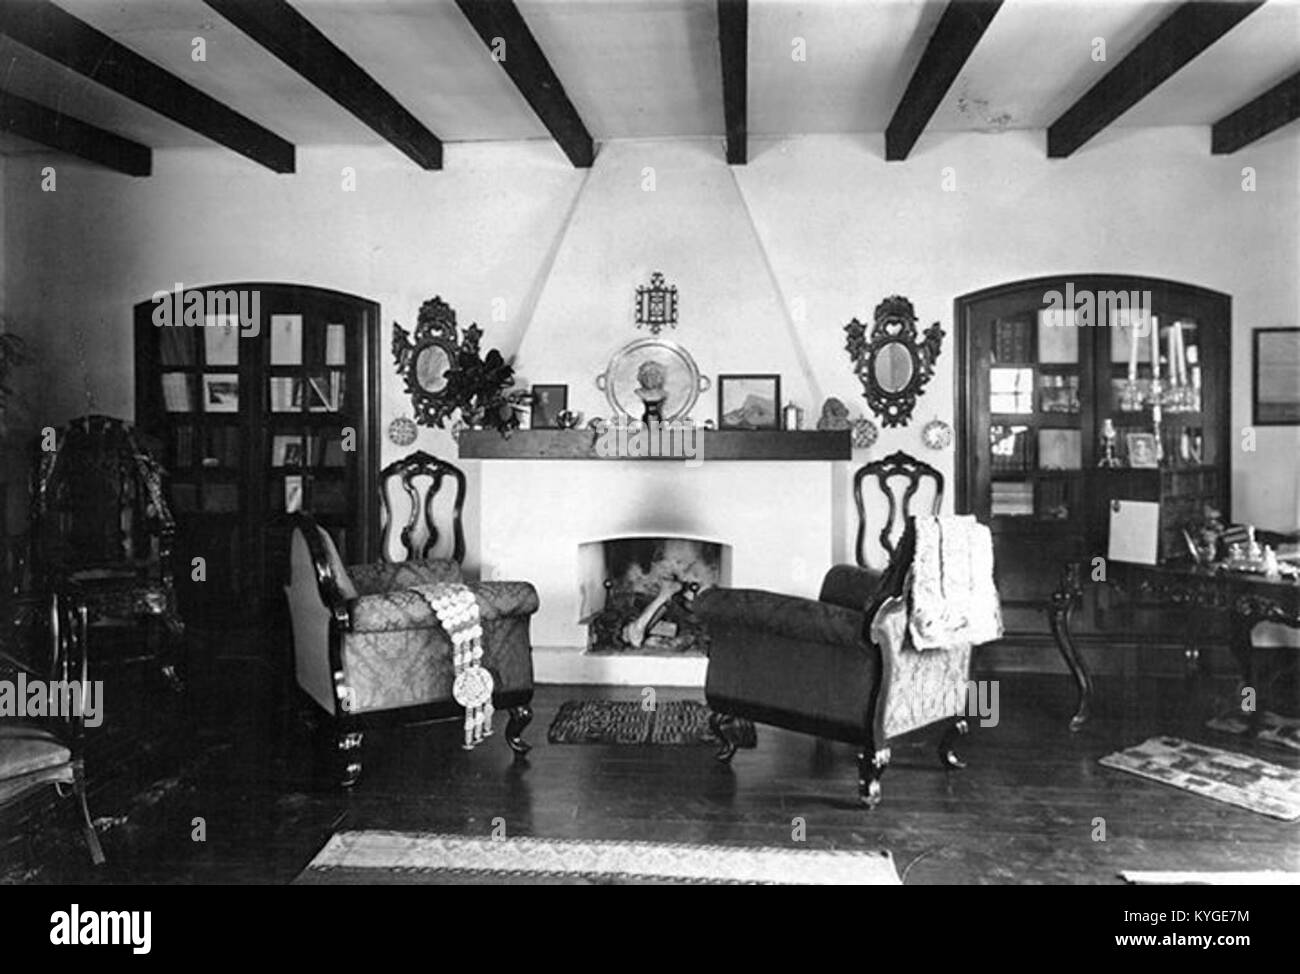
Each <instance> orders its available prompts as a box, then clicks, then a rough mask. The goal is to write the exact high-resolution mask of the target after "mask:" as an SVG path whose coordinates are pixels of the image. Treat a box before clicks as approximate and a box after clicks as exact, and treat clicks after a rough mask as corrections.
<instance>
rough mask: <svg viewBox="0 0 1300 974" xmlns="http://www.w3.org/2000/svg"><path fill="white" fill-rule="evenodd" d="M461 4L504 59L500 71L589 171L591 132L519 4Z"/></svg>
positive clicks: (479, 0)
mask: <svg viewBox="0 0 1300 974" xmlns="http://www.w3.org/2000/svg"><path fill="white" fill-rule="evenodd" d="M456 6H458V7H460V12H461V13H463V14H464V15H465V19H466V20H468V21H469V22H470V26H472V27H473V28H474V30H475V31H477V32H478V36H479V37H481V38H483V43H484V44H486V45H487V46H488V49H489V50H490V51H492V52H493V55H494V57H499V58H500V64H501V67H503V68H505V71H506V74H508V75H509V76H510V80H511V81H513V82H514V83H515V87H516V88H518V89H519V93H520V94H521V95H523V96H524V100H525V101H527V102H528V104H529V105H531V106H532V108H533V111H534V112H536V113H537V117H538V118H539V119H541V120H542V124H543V125H545V126H546V129H547V131H548V132H550V133H551V136H552V138H554V139H555V141H556V142H557V143H558V144H559V146H560V148H561V149H563V150H564V154H565V155H566V156H568V157H569V161H570V162H572V163H573V164H574V165H575V166H577V167H578V168H580V169H586V168H589V167H590V166H591V164H592V162H593V161H594V160H595V158H596V149H595V144H594V143H593V142H592V140H591V133H590V132H588V131H587V126H585V125H584V124H582V119H581V118H580V117H579V115H578V110H577V109H576V108H574V107H573V102H571V101H569V96H568V95H567V94H566V93H565V91H564V85H562V84H560V79H559V78H557V77H556V76H555V72H554V71H553V70H552V69H551V63H550V62H549V61H548V60H546V55H545V54H544V53H542V49H541V47H539V46H538V44H537V40H536V39H535V38H534V37H533V32H532V31H531V30H529V29H528V24H527V22H526V21H525V20H524V17H523V14H521V13H520V12H519V8H518V7H516V6H515V4H514V0H456ZM498 51H499V52H500V53H499V54H498Z"/></svg>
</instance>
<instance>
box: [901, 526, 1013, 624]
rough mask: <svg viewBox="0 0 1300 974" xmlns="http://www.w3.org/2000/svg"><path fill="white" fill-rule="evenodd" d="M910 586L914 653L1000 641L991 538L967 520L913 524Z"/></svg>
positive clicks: (999, 615)
mask: <svg viewBox="0 0 1300 974" xmlns="http://www.w3.org/2000/svg"><path fill="white" fill-rule="evenodd" d="M910 582H911V602H912V606H911V608H912V611H911V618H910V620H909V628H910V630H911V635H912V646H913V647H914V648H915V649H942V648H944V647H947V646H952V645H953V644H955V643H969V644H970V645H972V646H978V645H979V644H980V643H987V642H990V641H992V640H994V639H997V638H999V637H1000V636H1001V635H1002V607H1001V603H1000V601H999V599H998V590H997V586H996V585H995V583H994V580H993V536H992V535H991V534H990V533H989V529H988V527H987V526H986V525H983V524H980V523H979V522H978V521H976V520H975V518H974V517H973V516H971V515H968V514H966V515H957V516H953V517H931V516H926V517H918V518H917V519H916V554H915V557H914V558H913V559H912V570H911V579H910Z"/></svg>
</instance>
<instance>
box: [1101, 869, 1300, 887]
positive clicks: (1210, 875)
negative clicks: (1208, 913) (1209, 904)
mask: <svg viewBox="0 0 1300 974" xmlns="http://www.w3.org/2000/svg"><path fill="white" fill-rule="evenodd" d="M1119 875H1120V878H1121V879H1123V880H1124V881H1125V882H1126V883H1132V884H1133V885H1134V886H1300V873H1288V872H1283V871H1282V870H1280V869H1264V870H1258V871H1254V872H1205V871H1190V872H1189V871H1185V870H1180V871H1177V872H1146V871H1142V870H1133V869H1125V870H1124V871H1123V872H1121V873H1120V874H1119Z"/></svg>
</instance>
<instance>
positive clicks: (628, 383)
mask: <svg viewBox="0 0 1300 974" xmlns="http://www.w3.org/2000/svg"><path fill="white" fill-rule="evenodd" d="M646 362H658V363H659V365H661V366H662V367H663V369H664V372H665V374H666V378H665V380H664V391H665V392H667V394H668V395H667V398H665V399H664V404H663V418H664V421H665V422H668V421H672V420H678V419H689V418H690V413H691V409H692V407H694V405H695V400H696V399H698V398H699V395H700V393H701V392H704V391H706V390H707V389H708V388H709V386H710V382H709V379H708V378H707V377H705V376H702V375H700V369H699V366H697V365H696V364H695V359H693V358H691V353H690V352H688V351H686V349H684V348H682V347H681V346H680V345H678V344H677V343H676V342H674V341H669V340H668V339H666V338H638V339H637V340H636V341H634V342H630V343H629V344H627V345H624V346H623V347H622V348H620V349H619V350H618V351H617V352H615V353H614V355H613V357H612V358H610V360H609V365H608V366H607V367H606V369H605V371H604V372H602V373H601V374H600V375H598V376H596V388H597V389H600V390H601V391H602V392H604V393H605V398H606V399H608V400H609V405H610V408H611V409H612V410H613V411H614V417H613V418H616V419H617V418H630V419H640V418H641V415H642V413H643V412H644V410H645V404H644V403H643V402H642V401H641V398H640V397H639V396H638V395H637V394H636V390H637V389H639V388H640V387H641V383H640V381H639V380H638V379H637V370H638V369H640V368H641V366H642V365H644V364H645V363H646Z"/></svg>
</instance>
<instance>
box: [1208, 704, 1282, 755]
mask: <svg viewBox="0 0 1300 974" xmlns="http://www.w3.org/2000/svg"><path fill="white" fill-rule="evenodd" d="M1205 726H1206V727H1208V728H1210V729H1211V730H1216V731H1222V732H1223V733H1225V734H1244V733H1246V729H1247V723H1246V718H1245V717H1243V716H1241V715H1240V714H1235V713H1233V714H1223V715H1222V716H1220V717H1214V718H1211V719H1210V720H1209V721H1207V722H1206V724H1205ZM1255 739H1256V740H1258V741H1263V742H1264V743H1265V744H1276V745H1277V746H1278V747H1285V748H1290V749H1291V750H1292V751H1300V717H1283V716H1282V715H1281V714H1275V713H1273V712H1271V711H1268V710H1266V711H1264V713H1262V714H1260V715H1259V734H1258V735H1257V736H1256V738H1255Z"/></svg>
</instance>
